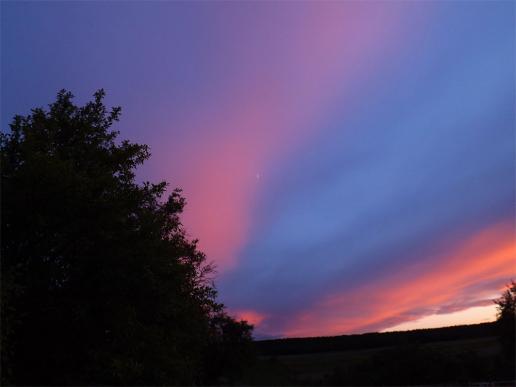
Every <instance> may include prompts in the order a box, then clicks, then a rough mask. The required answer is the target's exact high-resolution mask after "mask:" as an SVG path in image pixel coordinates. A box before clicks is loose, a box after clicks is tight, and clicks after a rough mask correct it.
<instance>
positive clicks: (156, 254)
mask: <svg viewBox="0 0 516 387" xmlns="http://www.w3.org/2000/svg"><path fill="white" fill-rule="evenodd" d="M103 97H104V91H103V90H99V91H97V92H96V93H95V94H94V99H93V101H90V102H88V103H86V104H85V105H84V106H82V107H78V106H76V105H74V103H73V96H72V94H71V93H70V92H67V91H64V90H62V91H60V92H59V93H58V95H57V100H56V101H55V102H54V103H52V104H51V105H49V109H48V110H45V109H42V108H37V109H33V110H32V112H31V114H30V115H28V116H26V117H22V116H16V117H15V118H14V119H13V121H12V124H11V125H10V133H8V134H2V135H1V138H0V148H1V162H2V171H1V175H2V177H1V178H2V187H1V188H2V246H1V253H2V260H1V269H2V272H1V273H2V281H1V282H2V283H1V291H2V335H1V340H2V342H1V345H2V381H3V383H4V384H5V383H12V384H38V385H52V384H74V385H80V384H88V385H91V384H104V385H106V384H108V385H117V384H118V385H120V384H123V385H135V384H139V385H142V384H145V385H159V384H161V385H163V384H167V385H171V384H202V383H217V382H218V381H219V380H222V379H221V378H225V379H223V380H230V379H231V378H232V374H231V373H232V372H233V370H235V369H238V368H239V367H241V366H242V364H243V362H245V361H246V359H247V358H246V357H245V356H243V353H244V352H245V350H244V348H247V346H248V345H249V342H250V341H251V335H250V332H251V329H252V327H251V326H250V325H248V324H247V323H245V322H236V321H234V320H232V319H231V318H230V317H228V316H227V315H226V313H225V311H224V307H223V305H222V304H220V303H218V302H217V301H216V290H215V288H214V286H213V284H212V281H211V275H212V272H213V269H212V267H211V266H209V265H207V264H206V262H205V255H204V254H203V253H202V252H200V251H199V250H198V249H197V244H196V240H189V239H188V238H187V236H186V234H185V231H184V228H183V226H182V224H181V221H180V214H181V212H182V210H183V208H184V206H185V199H184V198H183V197H182V195H181V191H180V190H178V189H176V190H173V191H172V193H171V194H170V195H169V196H168V197H167V198H165V197H164V196H165V194H166V189H167V184H166V183H165V182H160V183H157V184H153V183H149V182H145V183H143V184H137V183H136V182H135V168H136V167H137V166H139V165H141V164H142V163H143V162H144V161H145V160H147V159H148V158H149V157H150V153H149V149H148V147H147V146H146V145H139V144H134V143H131V142H129V141H119V140H118V139H117V136H118V134H119V133H118V132H116V131H113V130H111V129H110V128H111V126H112V125H113V124H114V123H115V122H116V121H118V119H119V117H120V108H118V107H117V108H113V109H111V110H108V109H107V108H106V107H105V106H104V104H103ZM220 321H226V323H227V324H230V325H232V326H238V327H239V329H240V330H239V331H238V332H237V333H235V330H232V331H231V334H232V335H235V334H236V335H237V336H238V340H235V339H234V338H231V339H226V338H225V337H224V336H225V335H226V334H227V333H228V332H227V330H224V329H221V324H220ZM228 340H229V341H231V343H232V345H230V346H227V345H226V346H224V356H225V358H227V359H231V362H233V363H234V365H233V366H232V368H231V369H224V370H222V371H221V372H224V373H221V372H214V370H213V367H211V364H212V363H213V361H214V359H213V358H212V357H210V356H209V354H212V353H213V354H216V353H218V352H220V350H218V349H216V348H218V346H219V343H226V342H227V341H228ZM245 353H247V352H245Z"/></svg>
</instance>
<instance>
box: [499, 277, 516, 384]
mask: <svg viewBox="0 0 516 387" xmlns="http://www.w3.org/2000/svg"><path fill="white" fill-rule="evenodd" d="M494 302H495V303H496V305H497V309H498V316H497V324H498V329H499V335H500V340H501V344H502V348H503V355H504V359H505V361H506V363H507V366H508V369H509V371H508V376H511V377H514V367H515V364H514V362H515V341H516V282H514V281H511V283H510V284H509V285H507V287H506V289H505V291H504V292H503V294H502V296H501V297H500V298H498V299H496V300H495V301H494Z"/></svg>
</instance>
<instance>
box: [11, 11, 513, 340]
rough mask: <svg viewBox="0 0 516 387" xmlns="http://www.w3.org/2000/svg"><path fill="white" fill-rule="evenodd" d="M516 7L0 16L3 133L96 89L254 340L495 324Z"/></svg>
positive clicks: (504, 262) (509, 195)
mask: <svg viewBox="0 0 516 387" xmlns="http://www.w3.org/2000/svg"><path fill="white" fill-rule="evenodd" d="M514 7H515V3H514V2H512V1H443V2H441V1H422V2H419V1H417V2H416V1H382V2H374V1H366V2H353V1H349V2H344V1H343V2H337V1H331V2H330V1H329V2H315V1H314V2H309V1H299V2H290V1H283V2H280V1H278V2H274V1H268V2H253V1H250V2H244V1H242V2H236V1H235V2H233V1H221V2H214V1H213V2H209V1H199V2H160V1H150V2H118V1H111V2H105V3H104V2H97V1H89V2H59V1H49V2H44V1H41V2H36V1H33V2H2V3H1V84H2V87H1V124H2V130H3V131H5V130H6V128H7V125H8V123H9V122H10V120H11V118H12V116H13V115H14V114H28V113H29V112H30V108H32V107H36V106H44V105H46V104H48V103H50V102H52V100H53V99H54V98H55V94H56V92H57V91H58V90H59V89H62V88H66V89H68V90H70V91H72V92H73V93H74V94H75V95H76V100H77V102H78V103H83V102H85V101H86V100H87V99H89V98H90V97H91V95H92V94H93V92H94V91H95V90H96V89H98V88H104V89H105V90H106V92H107V98H106V101H107V103H108V104H109V105H121V106H122V108H123V114H122V119H121V121H120V122H119V123H118V124H117V125H116V128H115V129H117V130H120V132H121V137H123V138H128V139H130V140H132V141H135V142H139V143H146V144H149V146H150V147H151V152H152V158H151V159H150V160H149V161H148V162H147V163H146V164H145V165H144V166H143V167H142V168H141V169H140V170H139V173H138V179H140V180H151V181H158V180H167V181H168V182H170V184H171V187H181V188H182V189H183V192H184V195H185V197H186V199H187V201H188V206H187V209H186V212H185V214H184V218H183V219H184V224H185V226H186V229H187V231H188V233H189V235H191V237H192V238H198V239H199V240H200V242H199V245H200V248H201V249H202V250H203V251H204V252H205V253H206V254H207V257H208V260H210V261H213V262H214V263H215V264H216V266H217V276H216V278H215V280H216V285H217V288H218V289H219V293H220V294H219V295H220V299H221V301H222V302H224V303H225V304H226V305H227V306H228V308H229V310H230V312H231V313H232V314H233V315H235V316H238V317H241V318H245V319H247V320H249V321H250V322H252V323H254V324H255V327H256V328H255V336H256V337H260V338H266V337H284V336H286V337H291V336H312V335H334V334H345V333H360V332H366V331H378V330H393V329H412V328H420V327H434V326H445V325H451V324H460V323H469V322H481V321H490V320H493V319H494V317H495V308H494V304H493V302H492V299H493V298H494V297H497V296H498V295H499V294H500V292H501V289H502V288H503V286H504V285H505V284H506V283H508V282H509V281H510V280H511V278H515V279H516V245H515V227H514V219H515V145H516V142H515V102H516V101H515V54H516V53H515V39H516V38H515V36H516V35H515V9H514Z"/></svg>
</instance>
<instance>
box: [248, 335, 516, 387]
mask: <svg viewBox="0 0 516 387" xmlns="http://www.w3.org/2000/svg"><path fill="white" fill-rule="evenodd" d="M480 328H482V329H479V327H478V326H477V327H476V328H475V327H470V328H463V327H462V328H455V330H454V332H452V331H450V330H449V331H447V333H448V334H449V333H451V332H452V333H454V334H456V335H457V336H464V335H465V336H468V335H471V336H475V335H476V334H481V333H482V332H488V331H489V330H490V329H491V327H490V326H482V327H480ZM420 333H422V335H417V334H415V333H414V332H400V333H398V336H399V337H396V340H395V341H399V342H398V343H394V344H393V345H383V346H377V347H371V346H374V343H375V342H385V341H390V340H391V339H392V338H393V336H390V337H389V336H385V337H382V335H388V334H376V337H375V338H374V340H373V341H371V340H370V339H371V336H367V335H360V336H363V339H364V346H366V347H367V348H363V349H361V348H357V346H358V343H357V338H356V337H353V338H352V341H350V340H346V336H343V337H335V338H307V339H296V340H295V341H290V342H289V340H277V341H274V342H273V343H271V342H269V343H266V344H265V345H264V346H263V347H261V348H262V351H263V348H264V347H265V348H267V349H268V350H269V351H270V352H272V353H266V352H262V353H261V354H260V355H259V357H258V360H257V362H256V363H255V365H254V366H253V368H252V369H250V370H249V371H248V373H247V374H246V376H245V383H246V384H250V385H378V384H384V385H416V384H421V385H423V384H425V385H430V384H434V385H446V384H448V385H449V384H463V385H467V384H470V383H479V382H483V381H486V380H488V381H501V380H507V378H509V379H512V378H510V377H507V376H506V374H505V375H504V372H503V370H501V369H500V367H499V366H500V364H499V363H500V355H501V345H500V342H499V339H498V337H496V336H494V335H490V336H483V337H482V336H480V337H469V338H460V339H455V340H454V339H452V337H451V336H449V337H448V339H447V340H439V341H428V339H429V337H433V336H436V333H441V334H442V333H443V332H438V331H436V330H425V331H424V332H420ZM437 336H440V334H439V335H437ZM348 338H349V337H348ZM359 338H360V337H359ZM407 338H411V340H410V341H409V340H407ZM332 339H333V340H334V342H335V341H336V342H338V341H340V345H341V346H343V345H344V343H345V342H346V341H347V344H348V345H349V346H352V347H355V348H352V349H348V350H336V351H315V349H317V345H316V344H318V345H320V346H319V349H323V348H324V346H328V345H331V344H330V343H329V341H331V340H332ZM303 340H305V342H304V343H303ZM318 340H319V341H318ZM328 340H329V341H328ZM292 342H296V343H297V345H298V348H295V347H293V346H291V345H292ZM322 342H324V343H325V344H324V345H322V344H321V343H322ZM300 343H303V344H306V346H305V349H307V350H312V352H308V353H301V352H297V351H300V350H302V345H301V344H300ZM308 344H310V345H308ZM258 345H260V343H258ZM294 349H296V351H294ZM288 351H290V353H289V354H276V353H281V352H288ZM293 352H297V353H293ZM509 372H510V371H509ZM504 376H505V377H504Z"/></svg>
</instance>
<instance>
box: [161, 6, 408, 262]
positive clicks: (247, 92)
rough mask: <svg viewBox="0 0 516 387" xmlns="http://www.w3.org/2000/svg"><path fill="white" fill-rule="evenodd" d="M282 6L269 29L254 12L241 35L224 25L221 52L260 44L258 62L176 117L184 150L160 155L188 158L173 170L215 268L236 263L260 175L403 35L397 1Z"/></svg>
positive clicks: (190, 221) (306, 136)
mask: <svg viewBox="0 0 516 387" xmlns="http://www.w3.org/2000/svg"><path fill="white" fill-rule="evenodd" d="M282 9H283V7H280V9H278V12H277V13H272V14H271V15H274V16H273V17H272V18H271V20H270V21H267V22H264V23H265V24H266V25H265V26H263V27H267V28H268V29H272V31H270V30H269V31H267V33H266V34H264V33H263V32H260V33H258V31H262V29H260V28H259V27H260V25H258V24H260V23H257V21H256V20H251V19H250V20H247V19H244V20H243V21H241V23H242V26H239V28H242V31H244V32H242V34H243V35H244V38H242V39H238V38H235V37H233V36H230V35H229V32H228V31H226V33H221V35H220V37H221V38H222V37H224V38H225V39H228V43H227V47H226V49H225V52H226V53H227V55H229V56H230V58H229V59H228V60H230V61H231V60H232V61H241V62H242V63H243V64H247V65H249V63H251V64H252V62H253V60H254V59H258V58H256V55H258V54H257V53H259V54H260V55H259V56H260V58H259V59H260V60H259V62H260V63H262V62H263V64H264V65H263V66H259V65H256V63H255V65H254V66H251V67H252V68H253V70H252V71H250V73H248V72H245V71H242V72H236V73H235V74H234V76H233V77H230V79H229V80H228V83H227V86H226V88H225V89H224V90H220V93H219V95H220V96H221V97H220V99H218V100H214V101H210V102H209V103H204V104H201V105H200V106H198V107H197V109H196V111H195V112H192V114H191V115H190V116H188V117H186V118H185V119H184V120H182V122H181V123H179V125H181V126H182V127H183V128H184V132H185V133H188V134H187V135H186V137H185V138H183V139H182V140H181V141H182V142H181V143H180V144H177V145H175V148H179V147H180V149H182V150H179V151H178V150H176V151H175V152H174V153H173V154H171V155H169V156H167V160H165V161H162V164H163V165H162V167H163V168H167V164H169V165H182V163H183V162H187V163H188V168H186V169H187V170H188V174H186V173H183V174H181V172H179V173H177V171H171V172H174V175H175V177H176V179H174V181H177V182H178V184H179V185H180V186H182V187H183V188H184V192H185V196H186V197H187V198H188V203H189V204H188V206H187V209H186V212H185V225H186V226H187V229H188V231H189V232H190V233H191V234H192V235H193V236H195V237H196V238H199V240H200V247H201V249H202V250H204V251H205V252H206V253H207V255H208V258H209V259H211V260H214V261H215V262H216V264H217V266H218V268H219V270H221V271H224V270H228V269H230V268H232V267H233V266H234V265H235V264H236V259H237V256H238V252H239V251H240V249H241V248H242V247H243V246H244V245H245V243H246V242H247V241H248V239H249V230H250V227H251V225H252V221H253V219H252V217H251V216H252V215H251V214H252V212H253V209H254V205H255V203H256V201H257V198H258V197H259V195H260V192H261V190H263V189H266V188H265V187H264V184H266V179H259V178H258V179H257V176H265V177H266V176H267V175H268V172H269V171H270V170H272V169H273V168H275V166H276V165H277V164H278V163H280V162H281V160H282V159H284V158H286V157H288V155H289V154H290V153H291V152H295V151H296V150H297V149H299V148H300V147H301V146H302V145H303V144H306V143H307V142H308V141H309V140H310V139H311V138H313V136H314V135H316V134H318V132H319V130H320V127H321V126H323V125H324V121H325V119H326V116H327V115H328V114H329V113H331V111H332V109H335V108H336V106H334V104H335V102H334V101H335V98H336V96H339V103H341V104H342V101H345V100H346V98H348V99H350V100H351V99H354V98H357V97H358V96H357V94H356V90H357V87H356V86H357V84H358V85H360V84H361V83H362V82H363V83H364V84H367V79H368V78H369V77H372V76H373V75H374V69H375V68H376V67H378V66H380V65H381V58H382V56H383V55H386V54H388V53H389V52H393V51H395V50H396V49H397V48H399V46H401V45H402V43H401V39H400V36H402V34H403V31H402V29H401V28H400V22H399V21H400V18H401V17H402V15H403V13H402V12H401V11H402V9H401V8H398V7H396V6H392V7H391V6H389V7H387V6H385V7H383V6H375V7H372V6H370V5H367V4H358V3H325V4H319V5H317V6H315V5H313V4H309V3H308V4H306V7H305V8H303V9H304V11H303V12H297V11H296V12H293V11H294V8H290V7H285V9H283V13H281V10H282ZM296 9H297V6H296ZM299 9H301V8H299ZM278 15H280V16H278ZM264 20H265V19H264ZM245 22H249V23H255V25H254V28H249V27H248V26H244V25H243V23H245ZM233 27H235V26H233ZM244 27H247V28H244ZM249 30H252V31H254V32H248V31H249ZM246 31H247V32H246ZM232 33H236V31H232ZM262 35H263V36H264V37H265V38H264V37H262ZM245 39H250V40H252V43H253V44H252V47H253V50H250V49H249V47H248V45H247V42H246V41H245ZM244 67H245V66H244ZM352 86H353V87H352ZM360 89H361V87H358V90H360ZM351 90H355V94H354V95H352V94H351ZM342 95H344V98H342ZM338 108H339V109H340V110H342V109H345V108H346V107H345V106H338ZM175 125H178V123H176V124H175ZM163 146H164V147H165V146H166V145H163ZM171 169H172V170H173V169H174V168H173V167H171Z"/></svg>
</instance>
